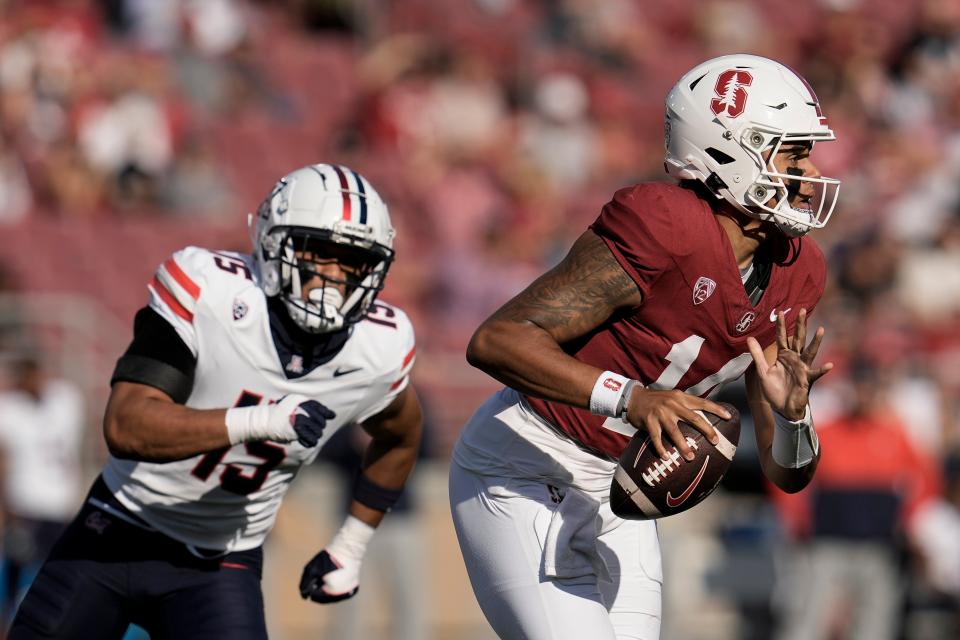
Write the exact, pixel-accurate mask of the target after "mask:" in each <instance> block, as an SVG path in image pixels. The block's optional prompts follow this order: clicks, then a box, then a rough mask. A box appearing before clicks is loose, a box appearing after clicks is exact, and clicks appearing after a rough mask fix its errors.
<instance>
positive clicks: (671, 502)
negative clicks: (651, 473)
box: [667, 456, 710, 508]
mask: <svg viewBox="0 0 960 640" xmlns="http://www.w3.org/2000/svg"><path fill="white" fill-rule="evenodd" d="M709 462H710V456H707V459H706V460H704V461H703V466H702V467H700V473H698V474H697V477H696V478H694V479H693V482H691V483H690V486H689V487H687V488H686V490H685V491H684V492H683V493H681V494H680V497H679V498H674V497H673V496H672V495H670V492H669V491H667V506H668V507H671V508H673V507H679V506H680V505H682V504H683V503H684V502H686V501H687V498H689V497H690V494H691V493H693V490H694V489H696V488H697V485H698V484H700V479H701V478H703V473H704V472H705V471H706V470H707V464H708V463H709Z"/></svg>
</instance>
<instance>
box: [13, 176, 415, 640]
mask: <svg viewBox="0 0 960 640" xmlns="http://www.w3.org/2000/svg"><path fill="white" fill-rule="evenodd" d="M250 229H251V235H252V239H253V249H254V253H253V255H243V254H237V253H231V252H225V251H208V250H205V249H199V248H196V247H188V248H186V249H183V250H181V251H179V252H177V253H175V254H174V255H173V256H172V257H171V258H170V259H168V260H167V261H165V262H164V263H163V264H162V265H161V266H160V267H159V269H158V270H157V272H156V276H155V277H154V279H153V281H152V282H151V283H150V284H149V286H148V289H149V291H150V301H149V304H148V305H147V306H146V307H144V308H143V309H141V310H140V311H139V312H138V313H137V317H136V320H135V322H134V338H133V342H132V343H131V345H130V347H129V348H128V349H127V351H126V353H124V355H123V356H122V357H121V358H120V360H119V361H118V363H117V367H116V369H115V371H114V374H113V379H112V381H111V383H112V391H111V395H110V400H109V402H108V404H107V409H106V415H105V417H104V435H105V438H106V441H107V445H108V447H109V449H110V457H109V459H108V461H107V463H106V465H105V466H104V468H103V472H102V474H101V476H100V478H98V479H97V481H96V483H95V484H94V486H93V488H92V489H91V491H90V494H89V496H88V498H87V501H86V503H85V505H84V507H83V508H82V510H81V511H80V513H79V515H78V516H77V517H76V519H75V520H74V521H73V522H72V524H71V525H70V527H69V528H68V530H67V532H66V533H65V534H64V536H63V537H62V538H61V539H60V541H59V543H58V544H57V546H56V548H55V549H54V551H53V553H52V554H51V556H50V558H49V559H48V561H47V563H46V564H45V565H44V567H43V569H42V571H41V572H40V575H39V576H38V578H37V580H36V581H35V582H34V584H33V587H32V588H31V590H30V592H29V594H28V595H27V597H26V599H25V600H24V602H23V604H22V606H21V607H20V610H19V612H18V614H17V617H16V619H15V621H14V625H13V628H12V630H11V632H10V636H9V637H10V638H84V639H85V640H91V639H101V638H102V639H107V638H121V637H122V636H123V634H124V632H125V630H126V628H127V626H128V624H130V623H135V624H138V625H140V626H142V627H144V628H145V629H146V630H147V631H148V632H149V633H150V634H151V637H153V638H154V639H155V640H156V639H158V638H172V637H176V638H177V639H178V640H185V639H189V638H232V639H235V640H236V639H248V638H249V639H253V638H266V637H267V632H266V626H265V623H264V613H263V596H262V593H261V588H260V573H261V565H262V551H261V545H262V544H263V541H264V538H265V537H266V535H267V533H268V532H269V531H270V529H271V527H272V526H273V524H274V522H275V520H276V516H277V510H278V509H279V507H280V502H281V501H282V499H283V496H284V494H285V493H286V491H287V488H288V487H289V485H290V482H291V481H292V480H293V478H294V476H295V475H296V474H297V471H298V470H299V469H300V467H301V466H302V465H304V464H307V463H309V462H311V461H312V460H313V459H314V458H315V457H316V455H317V452H318V450H319V448H320V447H321V446H322V445H323V443H324V442H325V441H327V440H328V439H329V438H330V436H331V435H332V434H333V433H334V432H335V431H337V429H339V428H341V427H343V426H344V425H348V424H351V423H360V424H362V425H363V426H364V428H365V429H366V430H367V431H368V432H369V433H370V435H371V436H372V441H371V443H370V445H369V447H368V448H367V451H366V455H365V458H364V464H363V469H362V472H360V473H358V477H357V482H356V485H355V489H354V500H353V503H352V505H351V509H350V513H349V515H348V516H347V518H346V521H345V522H344V524H343V526H342V527H341V529H340V530H339V531H338V532H337V534H336V535H335V536H334V538H333V540H332V541H331V542H330V543H329V544H328V545H327V546H326V547H325V548H324V549H323V550H322V551H321V552H320V553H319V554H317V556H316V557H314V558H313V559H312V560H311V561H310V562H309V563H308V564H307V565H306V567H305V568H304V571H303V575H302V578H301V581H300V592H301V594H302V596H303V597H304V598H310V599H311V600H313V601H316V602H321V603H326V602H335V601H338V600H343V599H345V598H349V597H351V596H352V595H353V594H354V593H356V591H357V588H358V572H359V568H360V563H361V560H362V558H363V554H364V550H365V548H366V545H367V542H368V541H369V539H370V537H371V535H372V534H373V532H374V530H375V528H376V526H377V525H378V524H379V522H380V520H381V518H382V517H383V515H384V513H385V512H386V511H388V510H389V509H390V507H391V505H392V504H393V503H394V502H395V501H396V499H397V498H398V497H399V494H400V491H401V489H402V488H403V485H404V483H405V481H406V479H407V477H408V475H409V474H410V471H411V469H412V468H413V464H414V460H415V457H416V454H417V449H418V445H419V441H420V429H421V412H420V405H419V402H418V400H417V396H416V394H415V392H414V390H413V387H412V386H411V385H410V381H409V374H410V370H411V368H412V366H413V362H414V352H415V349H414V334H413V329H412V327H411V325H410V322H409V320H408V319H407V316H406V315H405V314H404V313H403V312H402V311H401V310H400V309H397V308H396V307H393V306H390V305H388V304H385V303H382V302H377V301H376V297H377V294H378V293H379V291H380V290H381V289H382V288H383V284H384V278H385V277H386V274H387V270H388V268H389V267H390V264H391V262H392V260H393V257H394V250H393V239H394V230H393V227H392V226H391V224H390V217H389V213H388V210H387V206H386V204H385V203H384V202H383V200H382V199H381V198H380V196H379V195H378V194H377V192H376V191H375V190H374V189H373V187H372V186H371V185H370V183H369V182H367V181H366V180H365V179H364V178H363V177H361V176H360V175H359V174H358V173H356V172H355V171H352V170H350V169H348V168H346V167H342V166H337V165H327V164H317V165H311V166H307V167H303V168H301V169H298V170H296V171H294V172H292V173H290V174H289V175H287V176H285V177H283V178H282V179H281V180H280V181H279V182H278V183H277V184H276V186H275V187H274V188H273V190H272V191H271V192H270V194H269V195H268V196H267V198H266V199H265V200H264V201H263V203H262V204H261V205H260V208H259V210H258V211H257V214H256V215H252V216H251V220H250Z"/></svg>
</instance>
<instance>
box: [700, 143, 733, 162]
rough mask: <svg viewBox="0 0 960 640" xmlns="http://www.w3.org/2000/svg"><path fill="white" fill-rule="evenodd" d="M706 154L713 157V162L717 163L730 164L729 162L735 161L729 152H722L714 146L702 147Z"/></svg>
mask: <svg viewBox="0 0 960 640" xmlns="http://www.w3.org/2000/svg"><path fill="white" fill-rule="evenodd" d="M704 151H706V153H707V155H708V156H710V157H711V158H713V160H714V162H716V163H717V164H719V165H724V164H730V163H731V162H736V160H735V159H734V157H733V156H731V155H730V154H727V153H724V152H723V151H720V149H717V148H715V147H707V148H706V149H704Z"/></svg>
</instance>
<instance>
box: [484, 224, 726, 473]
mask: <svg viewBox="0 0 960 640" xmlns="http://www.w3.org/2000/svg"><path fill="white" fill-rule="evenodd" d="M641 302H643V296H642V295H641V293H640V290H639V289H638V288H637V285H636V283H635V282H634V281H633V280H632V279H631V278H630V276H629V275H627V273H626V272H625V271H624V270H623V267H621V266H620V264H619V263H618V262H617V260H616V259H615V258H614V257H613V254H612V253H610V250H609V249H608V248H607V246H606V244H604V242H603V240H601V239H600V238H599V236H597V235H596V234H594V233H593V232H592V231H587V232H586V233H584V234H583V235H582V236H580V238H579V239H578V240H577V241H576V242H575V243H574V245H573V247H572V248H571V249H570V253H568V254H567V257H566V258H564V259H563V262H561V263H560V264H559V265H557V266H556V267H554V268H553V269H551V270H550V271H548V272H547V273H545V274H544V275H542V276H540V277H539V278H538V279H537V280H535V281H534V282H533V284H531V285H530V286H529V287H527V288H526V289H525V290H524V291H522V292H521V293H520V294H519V295H517V296H516V297H515V298H513V299H512V300H510V301H509V302H507V304H505V305H504V306H503V307H501V308H500V309H499V310H498V311H497V312H496V313H494V314H493V315H492V316H490V318H488V319H487V320H486V322H484V323H483V324H482V325H480V328H479V329H477V331H476V333H474V334H473V338H472V339H471V340H470V345H469V346H468V347H467V360H468V361H469V362H470V364H472V365H473V366H475V367H477V368H479V369H483V370H484V371H486V372H487V373H488V374H490V375H491V376H493V377H494V378H496V379H497V380H500V381H501V382H503V383H505V384H507V385H509V386H511V387H513V388H514V389H516V390H517V391H520V392H522V393H525V394H528V395H531V396H536V397H539V398H545V399H547V400H552V401H555V402H563V403H566V404H570V405H573V406H575V407H580V408H583V409H586V408H589V406H590V392H591V391H592V390H593V385H594V383H596V381H597V377H599V376H600V374H601V373H603V370H602V369H598V368H597V367H594V366H592V365H589V364H586V363H585V362H580V361H579V360H577V359H576V358H573V357H571V356H569V355H567V354H566V353H565V352H564V351H563V349H562V348H561V347H560V345H561V344H564V343H565V342H569V341H570V340H573V339H575V338H579V337H580V336H583V335H585V334H587V333H589V332H590V331H592V330H593V329H595V328H597V327H599V326H600V325H601V324H603V323H604V322H605V321H606V320H607V319H608V318H609V317H610V316H611V315H613V313H614V312H615V311H617V310H618V309H623V308H631V307H636V306H638V305H640V303H641ZM702 410H706V411H709V412H711V413H716V414H719V415H721V416H723V417H724V418H729V417H730V416H729V414H728V413H727V411H726V409H724V408H723V407H721V406H720V405H718V404H716V403H714V402H712V401H710V400H705V399H703V398H699V397H697V396H693V395H690V394H687V393H684V392H682V391H677V390H676V389H671V390H663V391H660V390H654V389H643V388H639V387H635V388H634V391H633V392H632V393H631V395H630V398H629V399H628V403H627V420H628V421H629V422H630V424H632V425H633V426H634V427H636V428H637V429H643V430H646V431H647V432H648V433H649V434H650V439H651V442H652V443H653V447H654V448H655V449H656V450H657V452H658V453H659V454H660V455H661V456H663V457H665V456H666V455H667V449H666V447H667V446H668V443H666V442H665V440H666V438H665V437H664V436H667V437H669V439H670V440H671V441H672V442H673V443H674V444H675V445H676V446H677V448H678V449H679V450H680V453H681V455H683V456H684V457H685V458H687V459H688V460H689V459H691V458H692V457H693V452H692V451H691V450H690V447H689V446H688V444H687V441H686V438H684V437H683V435H682V434H681V433H680V429H679V428H678V427H677V421H678V420H685V421H686V422H689V423H690V424H692V425H694V426H695V427H696V428H697V429H699V430H700V431H702V432H704V433H705V434H706V435H707V437H708V438H709V439H710V441H711V442H713V443H714V444H716V443H717V436H716V434H715V433H714V430H713V427H711V426H710V424H709V423H708V422H707V421H706V420H704V419H702V418H701V417H700V416H699V415H698V414H697V413H695V412H696V411H702Z"/></svg>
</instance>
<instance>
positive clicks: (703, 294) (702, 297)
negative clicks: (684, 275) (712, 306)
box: [693, 276, 717, 304]
mask: <svg viewBox="0 0 960 640" xmlns="http://www.w3.org/2000/svg"><path fill="white" fill-rule="evenodd" d="M716 288H717V283H716V282H714V281H713V280H711V279H710V278H708V277H706V276H700V277H699V278H697V283H696V284H695V285H693V304H701V303H702V302H705V301H706V299H707V298H709V297H710V296H711V295H712V294H713V290H714V289H716Z"/></svg>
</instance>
